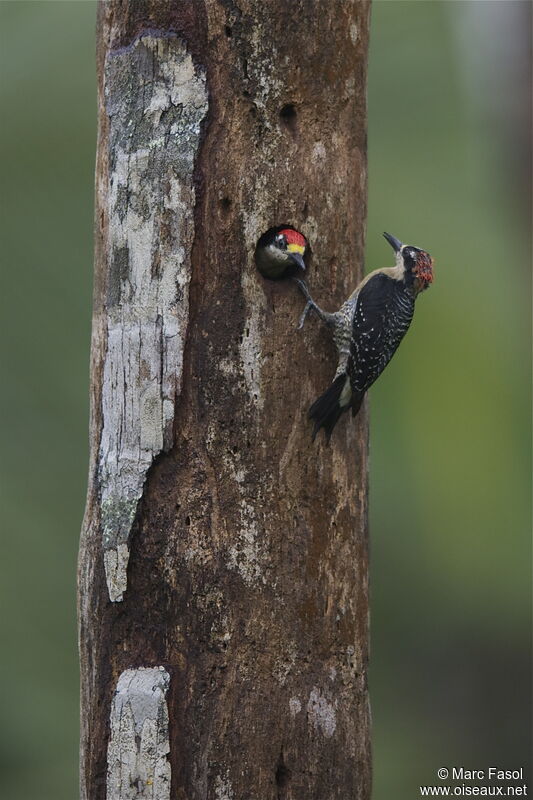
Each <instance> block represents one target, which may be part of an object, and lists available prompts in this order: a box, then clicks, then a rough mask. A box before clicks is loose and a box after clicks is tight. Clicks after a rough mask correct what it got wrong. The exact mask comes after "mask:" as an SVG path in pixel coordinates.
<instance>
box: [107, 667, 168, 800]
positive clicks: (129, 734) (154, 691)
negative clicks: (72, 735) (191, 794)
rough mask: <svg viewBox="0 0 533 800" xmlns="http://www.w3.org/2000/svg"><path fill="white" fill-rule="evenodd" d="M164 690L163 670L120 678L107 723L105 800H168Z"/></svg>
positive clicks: (129, 672)
mask: <svg viewBox="0 0 533 800" xmlns="http://www.w3.org/2000/svg"><path fill="white" fill-rule="evenodd" d="M169 684H170V675H169V674H168V672H167V671H166V670H165V669H164V668H163V667H139V668H137V669H127V670H125V672H123V673H122V674H121V675H120V677H119V679H118V683H117V687H116V690H115V695H114V697H113V702H112V705H111V713H110V720H109V721H110V737H109V744H108V748H107V792H106V798H107V800H134V798H135V800H140V799H141V798H144V799H145V800H168V798H170V777H171V769H170V762H169V760H168V755H169V752H170V740H169V726H168V708H167V702H166V694H167V691H168V687H169Z"/></svg>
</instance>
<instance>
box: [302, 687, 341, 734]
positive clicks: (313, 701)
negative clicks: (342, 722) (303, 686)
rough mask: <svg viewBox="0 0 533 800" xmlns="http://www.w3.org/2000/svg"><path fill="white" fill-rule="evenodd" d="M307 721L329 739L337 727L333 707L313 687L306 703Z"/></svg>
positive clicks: (318, 690)
mask: <svg viewBox="0 0 533 800" xmlns="http://www.w3.org/2000/svg"><path fill="white" fill-rule="evenodd" d="M307 719H308V721H309V724H310V725H311V726H312V727H313V728H314V729H315V730H317V731H320V732H321V733H323V734H324V736H325V737H326V738H328V739H329V738H330V737H331V736H333V734H334V733H335V728H336V727H337V715H336V713H335V706H334V705H333V703H331V702H330V701H329V700H328V699H327V698H326V697H325V696H324V695H323V694H322V692H321V691H320V689H318V688H317V687H316V686H313V688H312V690H311V693H310V695H309V700H308V702H307Z"/></svg>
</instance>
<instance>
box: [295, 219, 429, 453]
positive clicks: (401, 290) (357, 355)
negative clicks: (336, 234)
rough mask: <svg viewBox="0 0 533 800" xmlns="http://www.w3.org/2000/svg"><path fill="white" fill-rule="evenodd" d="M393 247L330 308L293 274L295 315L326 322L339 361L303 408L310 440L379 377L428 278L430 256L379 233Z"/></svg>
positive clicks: (354, 410) (330, 425) (355, 405)
mask: <svg viewBox="0 0 533 800" xmlns="http://www.w3.org/2000/svg"><path fill="white" fill-rule="evenodd" d="M383 235H384V237H385V239H386V240H387V241H388V243H389V244H390V245H391V247H392V248H393V250H394V252H395V253H396V263H395V266H394V267H385V268H383V269H377V270H375V271H374V272H371V273H370V274H369V275H367V276H366V277H365V278H363V280H362V281H361V283H360V284H359V285H358V286H357V288H356V289H355V291H354V292H353V293H352V294H351V295H350V297H349V298H348V300H346V302H345V303H344V304H343V305H342V306H341V307H340V309H339V310H338V311H336V312H335V313H328V312H327V311H323V310H322V309H321V308H319V307H318V306H317V304H316V303H315V302H314V300H313V299H312V297H311V295H310V294H309V290H308V288H307V286H306V284H305V283H304V281H302V280H300V279H298V278H295V280H296V282H297V283H298V285H299V287H300V289H301V290H302V292H303V294H304V295H305V297H306V299H307V304H306V306H305V308H304V311H303V314H302V316H301V317H300V324H299V327H300V328H301V327H302V326H303V324H304V321H305V318H306V316H307V314H308V312H309V311H311V310H312V311H314V313H315V314H317V316H318V317H319V318H320V319H321V320H322V321H323V322H325V324H326V325H327V326H328V327H330V328H332V330H333V338H334V341H335V345H336V347H337V351H338V355H339V362H338V366H337V371H336V373H335V377H334V379H333V382H332V383H331V385H330V387H329V388H328V389H327V390H326V391H325V392H324V394H323V395H321V396H320V397H319V398H318V399H317V400H315V402H314V403H313V405H312V406H311V408H310V409H309V418H310V419H312V420H313V421H314V430H313V440H314V439H315V437H316V435H317V433H318V431H319V430H320V428H324V431H325V433H326V438H327V441H328V442H329V439H330V437H331V433H332V431H333V428H334V427H335V425H336V423H337V421H338V419H339V417H340V416H341V414H343V412H345V411H347V410H348V409H349V408H351V409H352V415H353V416H355V415H356V414H357V412H358V411H359V409H360V407H361V403H362V402H363V397H364V395H365V392H366V391H367V390H368V389H369V388H370V387H371V386H372V384H373V383H374V381H376V380H377V378H379V376H380V375H381V373H382V372H383V370H384V369H385V367H386V366H387V364H388V363H389V361H390V360H391V358H392V357H393V355H394V353H395V352H396V350H397V349H398V346H399V344H400V342H401V341H402V339H403V337H404V336H405V334H406V333H407V331H408V329H409V325H410V324H411V320H412V318H413V313H414V310H415V300H416V298H417V297H418V295H419V294H420V293H421V292H422V291H424V289H427V288H428V286H429V285H430V283H431V282H432V281H433V259H432V258H431V256H430V255H429V253H427V252H426V251H425V250H421V249H420V248H418V247H413V246H412V245H407V244H402V242H400V240H399V239H396V237H395V236H391V235H390V233H384V234H383Z"/></svg>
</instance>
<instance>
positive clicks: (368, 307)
mask: <svg viewBox="0 0 533 800" xmlns="http://www.w3.org/2000/svg"><path fill="white" fill-rule="evenodd" d="M414 305H415V299H414V294H413V292H412V290H410V288H408V287H407V286H406V285H405V284H404V283H403V281H397V280H394V279H393V278H390V277H389V276H388V275H385V274H383V273H378V274H377V275H374V276H373V277H372V278H370V280H369V281H368V283H365V285H364V286H363V288H362V289H361V291H360V293H359V295H358V297H357V305H356V308H355V312H354V316H353V322H352V338H351V342H350V360H349V363H348V373H349V375H350V383H351V386H352V391H354V392H366V390H367V389H369V388H370V386H372V384H373V383H374V381H375V380H377V378H379V376H380V375H381V373H382V372H383V370H384V369H385V367H386V366H387V364H388V363H389V361H390V360H391V358H392V357H393V355H394V353H395V352H396V350H397V348H398V345H399V344H400V342H401V341H402V339H403V337H404V336H405V334H406V333H407V331H408V329H409V325H410V324H411V320H412V318H413V312H414Z"/></svg>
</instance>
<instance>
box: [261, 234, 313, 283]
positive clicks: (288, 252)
mask: <svg viewBox="0 0 533 800" xmlns="http://www.w3.org/2000/svg"><path fill="white" fill-rule="evenodd" d="M307 248H308V245H307V239H306V238H305V236H303V235H302V234H301V233H300V232H299V231H297V230H296V228H293V227H292V225H278V226H276V227H275V228H270V229H269V230H268V231H267V232H266V233H264V234H263V235H262V236H261V238H260V239H259V241H258V242H257V245H256V248H255V263H256V265H257V269H258V270H259V272H260V273H261V275H263V276H264V277H265V278H270V280H279V279H281V278H291V277H294V275H297V274H298V273H300V272H301V271H302V270H305V261H304V255H305V253H306V251H307Z"/></svg>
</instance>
